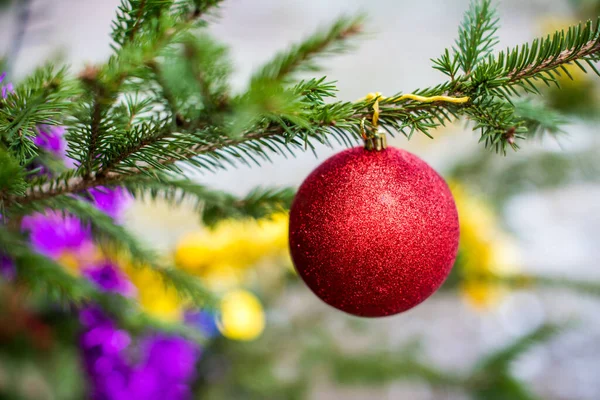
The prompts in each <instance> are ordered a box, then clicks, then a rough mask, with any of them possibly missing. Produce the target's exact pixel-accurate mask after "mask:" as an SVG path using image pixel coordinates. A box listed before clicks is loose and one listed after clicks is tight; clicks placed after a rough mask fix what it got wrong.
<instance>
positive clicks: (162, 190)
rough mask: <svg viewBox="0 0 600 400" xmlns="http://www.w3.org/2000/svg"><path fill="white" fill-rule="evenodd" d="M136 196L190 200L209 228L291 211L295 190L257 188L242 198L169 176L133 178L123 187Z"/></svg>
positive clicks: (123, 184)
mask: <svg viewBox="0 0 600 400" xmlns="http://www.w3.org/2000/svg"><path fill="white" fill-rule="evenodd" d="M120 185H121V186H122V187H124V188H127V189H128V191H130V192H131V193H132V194H133V195H134V196H136V197H142V198H143V197H146V196H148V197H150V198H151V199H157V198H159V197H160V198H161V199H164V200H166V201H168V202H170V203H172V204H179V203H180V202H182V201H183V200H185V199H191V200H193V201H194V202H195V206H196V208H197V209H198V211H199V212H200V213H201V215H202V220H203V222H204V224H206V225H209V226H210V225H214V224H215V223H217V222H218V221H220V220H222V219H231V218H236V219H238V218H239V219H241V218H255V219H259V218H264V217H268V216H270V215H272V214H273V213H275V212H278V211H281V210H286V209H289V207H290V205H291V202H292V200H293V197H294V191H293V190H292V189H290V188H284V189H262V188H258V189H255V190H253V191H251V192H250V193H248V194H247V195H246V196H245V197H243V198H238V197H236V196H233V195H231V194H229V193H225V192H221V191H217V190H211V189H208V188H207V187H205V186H203V185H199V184H197V183H195V182H192V181H190V180H188V179H176V178H170V177H167V176H158V177H156V178H151V177H146V176H142V177H131V178H128V179H125V180H124V181H122V182H121V184H120Z"/></svg>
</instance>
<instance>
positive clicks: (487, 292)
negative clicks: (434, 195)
mask: <svg viewBox="0 0 600 400" xmlns="http://www.w3.org/2000/svg"><path fill="white" fill-rule="evenodd" d="M450 187H451V189H452V193H453V195H454V199H455V201H456V207H457V209H458V216H459V221H460V249H459V254H460V263H459V268H460V270H459V271H458V273H459V274H460V276H461V283H460V285H461V286H460V288H461V292H462V294H463V296H464V297H465V299H466V300H467V301H468V303H469V304H471V305H473V306H474V307H475V308H477V309H487V308H489V307H491V306H494V305H496V304H497V303H498V302H499V301H500V300H501V299H502V297H503V295H504V293H505V291H506V286H505V285H504V284H503V283H502V281H501V280H502V278H503V277H508V276H510V275H512V274H514V273H516V272H517V271H518V267H517V265H518V260H517V259H518V255H517V251H516V248H515V246H514V245H513V243H512V242H511V241H510V239H509V238H508V236H507V235H506V234H505V233H504V232H502V230H501V229H500V228H499V227H498V221H497V220H496V217H495V215H494V214H493V212H492V210H491V209H490V208H489V207H488V206H487V205H486V204H485V203H484V202H483V201H481V200H480V199H478V198H476V197H474V196H472V195H470V194H469V193H467V191H466V190H465V189H464V188H463V187H462V186H460V184H458V183H451V184H450Z"/></svg>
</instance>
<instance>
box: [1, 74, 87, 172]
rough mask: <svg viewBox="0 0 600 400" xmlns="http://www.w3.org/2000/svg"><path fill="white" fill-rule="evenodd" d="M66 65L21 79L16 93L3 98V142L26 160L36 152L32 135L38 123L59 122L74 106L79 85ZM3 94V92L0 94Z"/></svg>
mask: <svg viewBox="0 0 600 400" xmlns="http://www.w3.org/2000/svg"><path fill="white" fill-rule="evenodd" d="M66 75H67V70H66V69H64V68H63V69H59V70H56V71H55V69H54V68H53V67H52V66H51V65H48V66H45V67H42V68H39V69H38V70H36V71H35V72H34V73H33V74H32V76H30V77H29V78H27V79H25V80H24V81H22V82H21V83H20V84H19V85H18V86H17V87H16V89H15V91H14V92H13V93H10V92H9V93H6V98H4V99H2V98H0V142H1V143H3V144H4V145H5V146H6V147H7V148H8V149H9V150H10V152H11V153H12V154H13V155H14V156H15V157H16V158H17V159H18V160H19V162H20V163H21V164H27V163H29V162H30V161H31V159H33V158H34V157H35V156H36V155H37V154H38V150H37V147H36V146H35V145H34V143H33V137H34V136H35V135H36V134H37V125H39V124H47V125H57V124H59V123H60V122H61V120H62V119H63V118H64V116H63V113H65V112H67V111H68V110H69V108H70V107H71V106H72V103H71V99H72V98H73V97H74V96H75V95H76V94H78V88H77V87H76V86H75V85H74V84H73V82H72V81H71V80H69V79H68V78H67V77H66ZM0 97H1V96H0Z"/></svg>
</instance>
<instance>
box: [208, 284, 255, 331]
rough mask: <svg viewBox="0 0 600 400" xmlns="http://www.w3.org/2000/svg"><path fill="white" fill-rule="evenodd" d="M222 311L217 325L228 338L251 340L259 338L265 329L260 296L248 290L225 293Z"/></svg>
mask: <svg viewBox="0 0 600 400" xmlns="http://www.w3.org/2000/svg"><path fill="white" fill-rule="evenodd" d="M220 312H221V313H220V318H219V321H218V324H217V326H218V328H219V331H220V332H221V333H222V334H223V336H225V337H226V338H229V339H232V340H241V341H250V340H254V339H256V338H258V337H259V336H260V334H261V333H262V332H263V330H264V329H265V313H264V310H263V307H262V305H261V303H260V301H259V300H258V298H256V296H254V295H253V294H252V293H250V292H248V291H246V290H234V291H231V292H229V293H227V294H225V296H223V298H222V300H221V307H220Z"/></svg>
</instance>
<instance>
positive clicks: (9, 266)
mask: <svg viewBox="0 0 600 400" xmlns="http://www.w3.org/2000/svg"><path fill="white" fill-rule="evenodd" d="M16 275H17V270H16V269H15V263H14V261H13V260H11V259H10V257H8V256H6V255H4V254H0V276H2V277H4V278H5V279H8V280H13V279H14V278H15V276H16Z"/></svg>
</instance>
